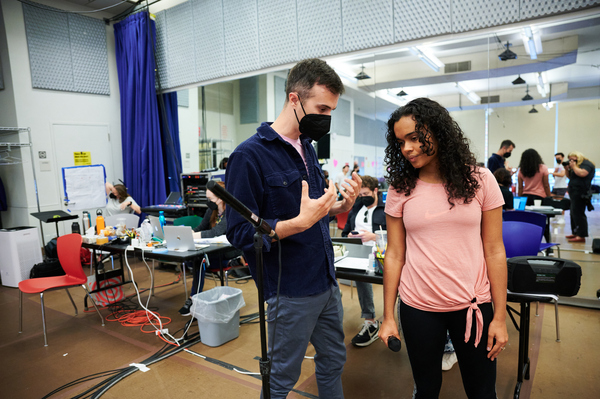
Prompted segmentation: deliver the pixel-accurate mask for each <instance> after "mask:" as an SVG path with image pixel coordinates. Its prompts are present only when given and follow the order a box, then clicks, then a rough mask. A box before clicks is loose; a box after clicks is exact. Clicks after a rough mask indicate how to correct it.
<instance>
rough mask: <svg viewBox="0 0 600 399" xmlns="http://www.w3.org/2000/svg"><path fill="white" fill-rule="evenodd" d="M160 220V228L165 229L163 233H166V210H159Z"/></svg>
mask: <svg viewBox="0 0 600 399" xmlns="http://www.w3.org/2000/svg"><path fill="white" fill-rule="evenodd" d="M158 220H159V222H160V228H161V229H162V230H163V234H164V233H165V225H166V224H167V220H166V219H165V212H164V211H159V212H158Z"/></svg>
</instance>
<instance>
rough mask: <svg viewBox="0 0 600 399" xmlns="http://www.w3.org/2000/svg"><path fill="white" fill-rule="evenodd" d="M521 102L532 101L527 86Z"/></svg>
mask: <svg viewBox="0 0 600 399" xmlns="http://www.w3.org/2000/svg"><path fill="white" fill-rule="evenodd" d="M521 100H523V101H529V100H533V97H531V96H530V95H529V85H527V90H525V97H523V98H522V99H521Z"/></svg>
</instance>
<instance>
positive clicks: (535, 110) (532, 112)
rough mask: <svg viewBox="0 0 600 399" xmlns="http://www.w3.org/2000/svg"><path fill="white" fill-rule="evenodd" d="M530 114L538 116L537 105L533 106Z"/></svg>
mask: <svg viewBox="0 0 600 399" xmlns="http://www.w3.org/2000/svg"><path fill="white" fill-rule="evenodd" d="M529 113H530V114H537V113H538V110H537V109H535V105H532V106H531V109H530V110H529Z"/></svg>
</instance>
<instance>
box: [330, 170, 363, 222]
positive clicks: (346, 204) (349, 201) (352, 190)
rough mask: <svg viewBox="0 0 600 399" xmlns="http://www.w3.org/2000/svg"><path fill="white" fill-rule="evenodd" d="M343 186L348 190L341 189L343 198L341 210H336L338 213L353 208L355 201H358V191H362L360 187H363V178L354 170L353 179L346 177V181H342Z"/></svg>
mask: <svg viewBox="0 0 600 399" xmlns="http://www.w3.org/2000/svg"><path fill="white" fill-rule="evenodd" d="M342 186H343V187H344V188H345V189H346V190H342V191H340V194H341V195H342V197H343V200H342V201H341V204H340V211H339V212H336V214H337V213H342V212H346V211H349V210H350V209H351V208H352V206H353V205H354V202H355V201H356V197H358V193H359V192H360V189H361V187H362V179H361V178H360V176H359V175H358V174H357V173H356V172H353V173H352V179H349V178H345V179H344V183H342Z"/></svg>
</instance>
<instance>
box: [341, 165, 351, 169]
mask: <svg viewBox="0 0 600 399" xmlns="http://www.w3.org/2000/svg"><path fill="white" fill-rule="evenodd" d="M346 168H348V169H350V165H348V164H346V165H344V166H342V170H344V169H346Z"/></svg>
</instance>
